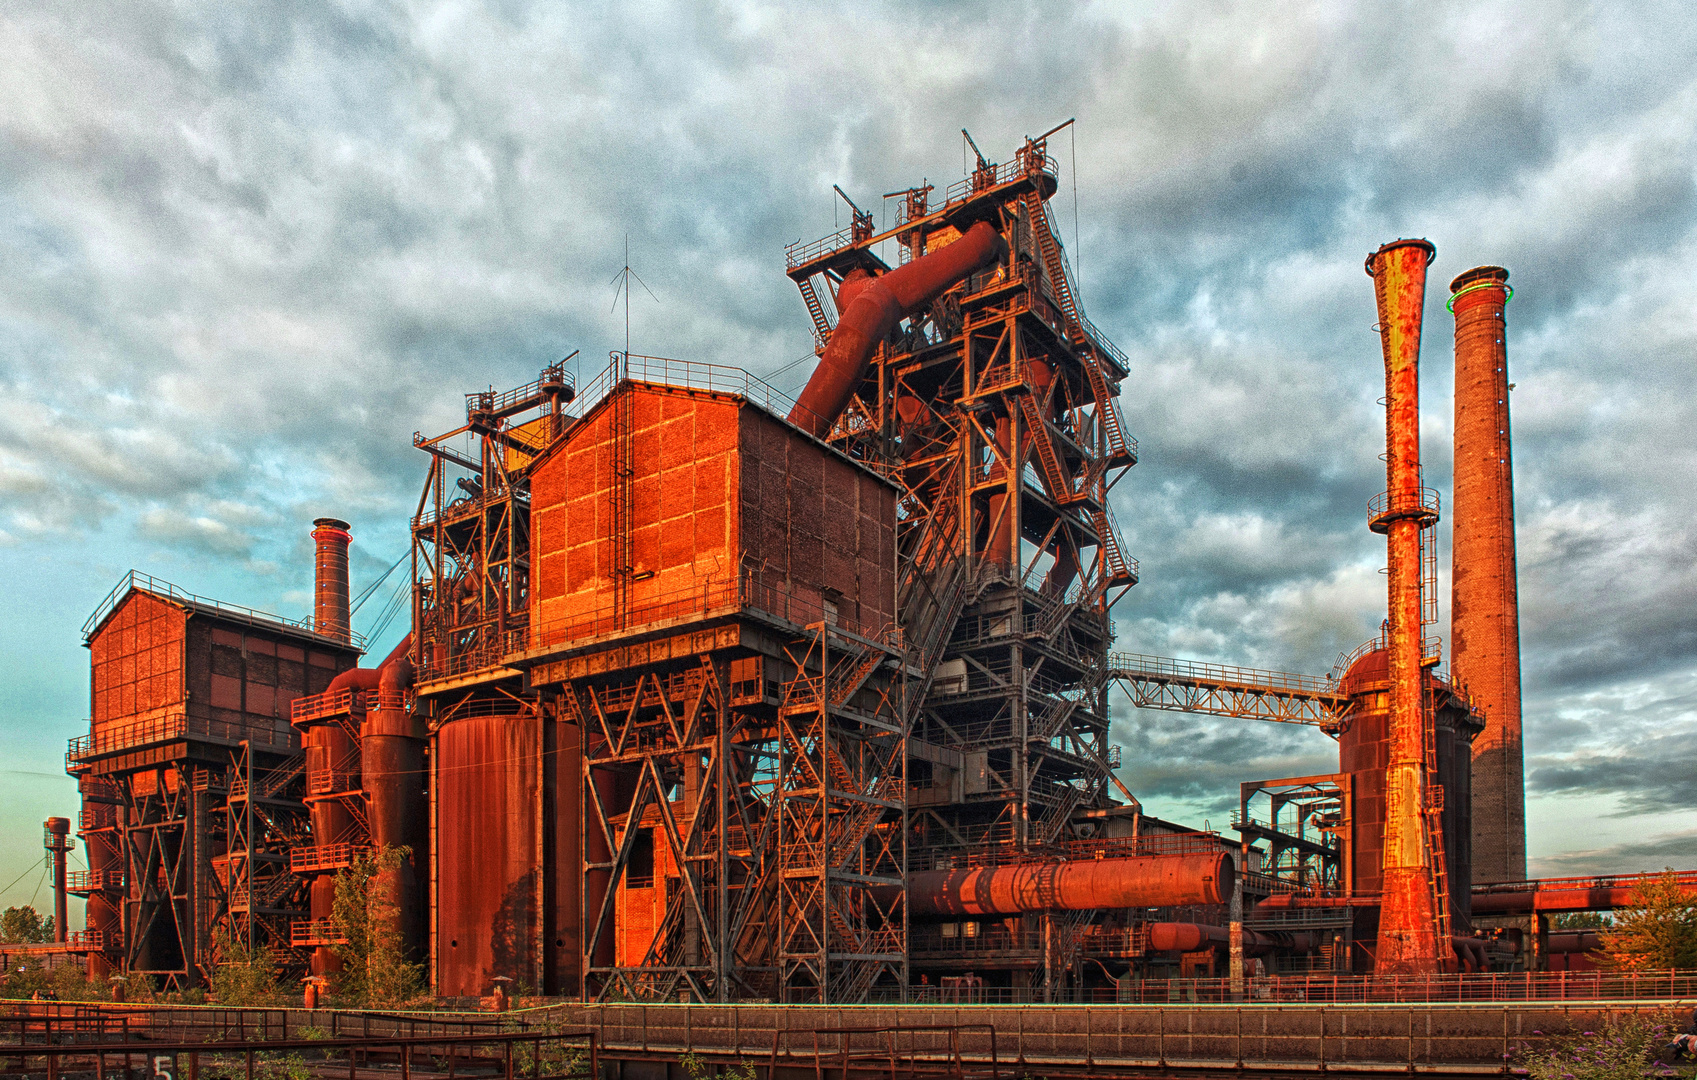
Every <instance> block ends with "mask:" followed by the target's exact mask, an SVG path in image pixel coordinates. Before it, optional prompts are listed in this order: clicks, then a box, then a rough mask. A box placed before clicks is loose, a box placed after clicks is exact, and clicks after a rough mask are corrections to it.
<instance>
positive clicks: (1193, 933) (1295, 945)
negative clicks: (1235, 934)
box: [1149, 922, 1315, 956]
mask: <svg viewBox="0 0 1697 1080" xmlns="http://www.w3.org/2000/svg"><path fill="white" fill-rule="evenodd" d="M1230 946H1231V931H1230V930H1229V929H1227V928H1226V927H1224V926H1214V925H1211V924H1209V923H1177V922H1158V923H1150V924H1149V949H1150V951H1152V952H1196V951H1197V950H1199V949H1225V948H1229V947H1230ZM1314 950H1315V941H1314V939H1313V938H1312V937H1311V936H1310V935H1308V934H1289V933H1278V932H1275V933H1265V934H1263V933H1260V932H1258V931H1255V930H1245V931H1244V932H1243V951H1244V952H1245V953H1246V954H1248V955H1251V956H1260V955H1264V954H1266V953H1270V952H1291V953H1298V954H1306V953H1311V952H1313V951H1314Z"/></svg>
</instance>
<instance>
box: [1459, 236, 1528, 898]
mask: <svg viewBox="0 0 1697 1080" xmlns="http://www.w3.org/2000/svg"><path fill="white" fill-rule="evenodd" d="M1450 292H1451V296H1450V310H1451V311H1453V312H1454V313H1455V509H1454V528H1455V539H1454V544H1453V546H1452V548H1451V554H1450V558H1451V569H1450V664H1451V670H1452V671H1453V672H1454V674H1455V677H1456V680H1457V681H1458V682H1459V683H1461V685H1463V686H1465V687H1466V688H1467V690H1468V692H1469V693H1470V694H1472V696H1473V700H1474V702H1475V704H1477V705H1478V706H1479V707H1480V708H1481V709H1482V710H1483V711H1484V714H1485V730H1484V732H1483V733H1482V734H1481V735H1480V736H1479V737H1478V738H1477V739H1475V740H1474V742H1473V867H1474V875H1475V876H1476V877H1477V878H1478V879H1479V880H1482V881H1519V880H1523V879H1524V878H1525V877H1526V791H1525V777H1524V765H1523V762H1522V755H1521V741H1520V603H1519V596H1518V586H1517V583H1516V580H1515V576H1516V570H1515V544H1514V475H1513V458H1512V457H1511V454H1510V444H1509V415H1508V347H1507V324H1506V323H1505V321H1504V319H1503V306H1504V305H1505V304H1506V303H1507V302H1508V298H1509V296H1510V291H1509V287H1508V271H1507V270H1504V269H1503V268H1502V267H1500V266H1480V267H1475V268H1474V269H1472V270H1469V271H1467V272H1466V273H1465V274H1462V275H1461V276H1459V277H1457V278H1456V279H1455V280H1454V281H1452V282H1450Z"/></svg>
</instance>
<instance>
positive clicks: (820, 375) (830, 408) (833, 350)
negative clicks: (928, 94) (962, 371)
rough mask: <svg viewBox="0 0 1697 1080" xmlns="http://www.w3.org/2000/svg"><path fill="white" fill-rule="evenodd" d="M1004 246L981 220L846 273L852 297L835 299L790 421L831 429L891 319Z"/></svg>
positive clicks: (822, 432)
mask: <svg viewBox="0 0 1697 1080" xmlns="http://www.w3.org/2000/svg"><path fill="white" fill-rule="evenodd" d="M1006 250H1007V248H1006V245H1005V244H1004V243H1003V242H1002V236H1001V234H1000V233H998V232H997V231H996V229H995V226H993V225H991V224H990V223H989V222H985V221H980V222H978V223H977V224H976V225H974V226H972V227H971V228H970V229H968V230H966V232H965V233H964V234H963V235H962V236H961V238H960V239H958V240H956V241H955V242H954V243H952V244H950V245H948V246H947V247H944V248H942V249H940V250H937V251H933V252H932V253H931V254H929V255H922V256H920V257H919V258H917V259H915V260H913V261H912V262H910V263H908V264H907V265H906V266H903V267H900V268H898V269H895V270H892V271H890V272H889V273H888V274H885V275H883V276H882V277H877V278H862V277H859V276H857V275H852V274H851V275H850V276H849V277H848V278H845V279H844V281H843V285H844V286H845V287H849V288H850V296H851V298H850V299H849V300H847V301H846V302H845V301H843V300H841V299H839V301H838V302H839V303H840V304H842V317H841V318H840V319H838V320H837V328H836V329H835V330H833V331H831V340H830V343H829V344H827V345H826V346H825V351H824V353H822V354H821V355H820V357H819V366H818V367H817V368H816V369H814V372H813V377H812V378H811V379H809V380H807V386H806V387H805V388H804V389H803V390H802V392H801V396H800V397H798V398H797V399H796V404H795V408H793V409H791V410H790V416H789V420H790V423H792V424H794V425H795V426H796V427H799V428H801V429H802V430H803V431H806V432H808V433H809V434H811V435H813V436H814V437H815V438H819V439H823V438H824V437H825V436H826V435H828V434H830V432H831V425H833V424H835V423H836V422H837V417H839V416H841V415H842V412H843V409H845V408H847V407H848V403H849V398H850V397H852V396H853V395H854V390H855V387H857V386H859V385H860V381H861V379H863V378H865V377H866V366H867V364H869V363H870V362H871V360H872V353H873V352H874V351H875V350H876V349H877V348H878V345H879V343H880V342H882V341H883V340H884V339H885V338H887V337H889V336H890V332H891V331H892V330H894V329H895V328H896V323H897V322H899V321H900V320H901V319H903V318H905V317H906V316H908V315H911V314H913V313H914V312H916V311H918V310H919V309H920V308H923V307H925V306H926V305H928V304H930V303H931V302H932V301H933V300H935V299H937V297H939V296H941V295H942V294H943V293H944V292H946V291H947V290H949V289H950V288H952V287H954V286H955V285H957V284H959V283H960V282H962V281H964V280H965V279H966V278H967V276H968V275H970V274H971V273H973V272H974V271H976V270H978V269H980V268H982V267H984V266H986V265H987V264H989V263H991V262H994V261H995V260H996V259H997V258H999V257H1000V256H1001V255H1002V253H1003V252H1005V251H1006ZM851 280H852V281H853V285H852V286H850V281H851ZM839 294H840V290H839Z"/></svg>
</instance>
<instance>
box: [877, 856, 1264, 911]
mask: <svg viewBox="0 0 1697 1080" xmlns="http://www.w3.org/2000/svg"><path fill="white" fill-rule="evenodd" d="M1233 872H1234V871H1233V868H1232V861H1231V857H1230V856H1228V855H1224V854H1212V855H1140V856H1135V857H1132V858H1125V859H1093V860H1089V861H1081V862H1057V863H1023V864H1019V865H1014V866H983V867H976V868H973V869H968V870H926V871H921V872H920V873H917V874H909V875H908V879H907V905H908V913H909V914H910V915H913V916H921V917H922V916H926V915H1018V914H1021V913H1023V912H1027V911H1085V910H1089V909H1092V908H1130V907H1180V906H1184V905H1188V904H1223V903H1226V902H1227V901H1229V900H1230V899H1231V893H1232V874H1233Z"/></svg>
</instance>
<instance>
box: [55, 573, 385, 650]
mask: <svg viewBox="0 0 1697 1080" xmlns="http://www.w3.org/2000/svg"><path fill="white" fill-rule="evenodd" d="M131 589H137V590H139V591H141V592H146V593H151V594H152V595H154V596H157V597H160V598H161V599H165V600H179V601H182V602H184V603H189V604H193V605H195V606H196V607H202V608H211V609H212V610H214V611H216V612H217V613H218V614H219V615H221V616H223V617H224V618H226V619H231V620H233V621H235V622H241V623H247V624H249V625H252V626H259V627H265V626H274V627H275V626H283V627H287V628H289V629H291V630H300V631H304V632H306V633H308V634H312V635H314V636H319V635H318V632H317V631H316V630H314V629H313V625H312V620H311V619H290V618H285V617H284V616H282V615H276V614H273V613H271V612H269V611H259V610H257V609H255V608H250V607H242V606H241V605H240V604H227V603H225V602H223V601H222V600H214V599H212V598H211V597H209V596H199V595H196V594H195V593H191V592H189V591H188V590H186V589H179V588H178V587H177V586H175V585H173V584H171V583H170V582H169V581H164V580H162V579H160V578H156V577H154V576H152V575H151V574H144V573H142V572H141V571H139V570H131V571H130V572H129V573H127V574H125V575H124V576H123V577H121V578H119V579H118V584H116V585H114V586H113V587H112V591H111V592H109V593H107V594H106V599H104V600H102V601H101V602H100V603H99V604H98V605H96V606H95V609H94V613H93V614H92V615H90V616H89V617H88V621H87V622H85V623H83V627H82V633H83V640H84V641H87V640H88V639H89V638H91V637H93V635H94V631H95V630H96V629H97V628H98V627H99V626H100V624H101V623H102V622H104V621H106V616H108V615H110V614H111V613H112V611H113V609H114V608H116V607H117V606H118V604H119V603H120V602H122V601H123V599H124V597H125V596H127V595H129V592H130V590H131ZM349 636H350V637H351V638H352V641H353V644H354V645H355V646H357V647H358V648H361V649H363V648H365V638H363V637H361V636H360V635H359V634H350V635H349Z"/></svg>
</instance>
